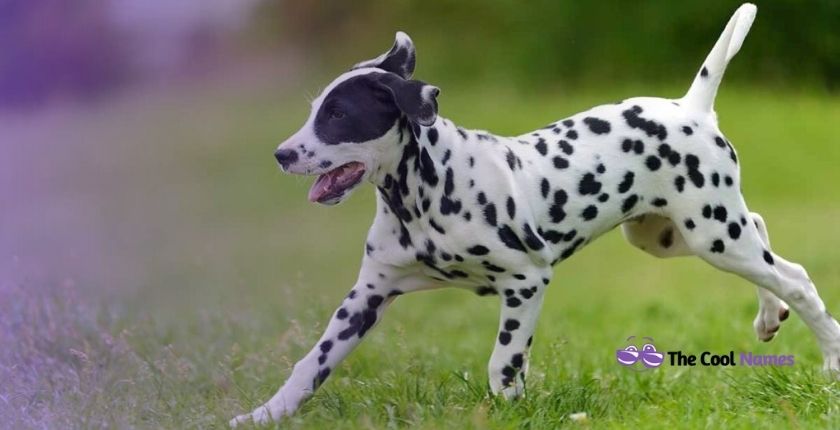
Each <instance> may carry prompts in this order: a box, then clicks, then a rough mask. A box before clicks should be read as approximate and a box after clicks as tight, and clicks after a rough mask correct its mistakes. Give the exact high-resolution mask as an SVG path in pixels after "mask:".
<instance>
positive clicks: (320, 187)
mask: <svg viewBox="0 0 840 430" xmlns="http://www.w3.org/2000/svg"><path fill="white" fill-rule="evenodd" d="M332 173H333V172H330V173H324V174H323V175H321V176H318V179H316V180H315V183H314V184H312V188H310V189H309V201H310V202H317V201H319V200H321V199H322V198H323V197H324V196H326V195H327V194H328V193H329V192H330V191H331V190H332V186H333V184H334V183H335V178H333V175H332Z"/></svg>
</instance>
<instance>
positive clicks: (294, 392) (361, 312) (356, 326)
mask: <svg viewBox="0 0 840 430" xmlns="http://www.w3.org/2000/svg"><path fill="white" fill-rule="evenodd" d="M427 284H428V281H427V280H426V279H425V278H423V277H419V276H415V275H406V274H404V273H401V272H399V271H397V270H395V269H394V268H393V266H389V265H384V264H379V263H377V262H375V261H373V260H371V259H369V258H366V259H365V260H364V261H363V263H362V269H361V271H360V273H359V278H358V280H357V281H356V284H355V286H354V287H353V289H352V290H350V293H349V294H347V297H345V298H344V300H343V301H342V303H341V305H340V306H339V307H338V309H336V311H335V312H334V313H333V315H332V318H331V319H330V322H329V324H328V325H327V329H326V330H325V331H324V334H323V335H322V336H321V339H319V340H318V343H317V344H316V345H315V347H313V348H312V350H311V351H309V353H308V354H306V356H305V357H303V359H301V360H300V361H298V362H297V363H296V364H295V366H294V368H293V369H292V374H291V375H290V376H289V379H288V380H287V381H286V383H285V384H283V386H282V387H280V389H279V390H278V391H277V393H276V394H275V395H274V396H273V397H272V398H271V399H270V400H269V401H268V402H266V403H265V404H263V405H261V406H259V407H257V408H256V409H254V411H253V412H251V413H249V414H244V415H240V416H238V417H236V418H234V419H233V420H231V421H230V425H231V426H236V425H238V424H242V423H251V422H254V423H257V424H265V423H269V422H272V421H278V420H279V419H281V418H282V417H284V416H287V415H290V414H292V413H293V412H294V411H295V410H297V409H298V407H299V406H300V404H301V403H302V402H303V401H304V400H306V399H307V398H309V397H310V396H312V394H313V393H314V392H315V390H317V389H318V387H319V386H320V385H321V384H322V383H324V381H325V380H326V379H327V377H328V376H329V375H330V372H331V371H332V370H333V369H335V367H336V366H337V365H338V364H339V363H340V362H341V361H342V360H343V359H344V358H345V357H346V356H347V355H348V354H349V353H350V352H351V351H352V350H353V349H354V348H355V347H356V346H357V345H358V344H359V343H360V342H361V340H362V338H363V337H364V336H365V335H366V334H367V333H368V332H369V331H370V330H371V329H372V328H373V327H374V325H376V323H377V322H378V321H379V319H380V317H381V316H382V313H383V311H384V310H385V307H386V306H387V305H388V304H389V303H390V302H391V301H392V300H393V299H394V298H395V297H396V296H398V295H400V294H403V293H407V292H411V291H416V290H417V289H419V288H421V287H423V286H425V285H427Z"/></svg>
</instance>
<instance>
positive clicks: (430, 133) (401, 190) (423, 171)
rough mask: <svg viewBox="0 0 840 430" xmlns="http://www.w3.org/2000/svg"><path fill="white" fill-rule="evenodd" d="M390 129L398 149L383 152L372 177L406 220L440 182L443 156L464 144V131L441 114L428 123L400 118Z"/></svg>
mask: <svg viewBox="0 0 840 430" xmlns="http://www.w3.org/2000/svg"><path fill="white" fill-rule="evenodd" d="M391 133H393V139H394V141H395V142H396V143H395V144H396V146H397V147H398V149H397V150H389V151H385V153H383V154H382V158H381V159H380V160H379V166H378V168H377V170H376V171H375V173H374V174H373V175H372V176H371V181H372V182H373V183H374V185H375V186H376V187H377V188H378V189H379V191H380V195H381V196H382V198H383V200H385V202H386V203H387V204H388V206H389V207H390V208H391V210H392V211H393V212H394V213H395V214H396V215H397V216H398V217H399V218H400V219H401V220H402V221H405V222H409V221H411V220H413V219H416V218H420V217H421V216H422V214H423V213H424V212H425V211H423V206H424V204H423V201H424V199H427V197H428V195H429V194H430V191H431V189H432V188H435V187H439V186H443V183H444V181H445V178H444V170H445V169H443V168H442V167H443V164H444V161H443V160H445V159H446V158H448V157H451V155H453V154H454V153H455V152H456V151H458V150H459V149H460V148H461V147H462V146H463V145H462V144H463V142H464V140H465V139H466V133H465V132H464V130H462V129H460V128H459V127H457V126H456V125H455V124H453V123H452V122H451V121H449V120H446V119H444V118H442V117H438V118H437V120H436V121H435V122H434V124H432V125H429V126H420V125H418V124H416V123H413V122H410V121H408V120H407V119H405V118H403V119H401V120H400V121H399V122H398V123H397V125H396V126H395V128H394V130H392V132H391ZM390 143H394V142H390ZM447 151H451V152H450V154H449V155H447V154H446V152H447Z"/></svg>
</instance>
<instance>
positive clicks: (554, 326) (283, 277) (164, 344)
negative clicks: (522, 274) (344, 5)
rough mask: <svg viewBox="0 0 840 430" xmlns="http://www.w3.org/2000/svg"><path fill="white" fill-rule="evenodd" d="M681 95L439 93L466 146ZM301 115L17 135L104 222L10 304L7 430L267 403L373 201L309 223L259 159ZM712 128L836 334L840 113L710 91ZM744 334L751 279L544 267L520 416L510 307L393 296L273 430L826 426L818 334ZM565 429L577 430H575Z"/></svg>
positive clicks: (693, 269)
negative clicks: (635, 363)
mask: <svg viewBox="0 0 840 430" xmlns="http://www.w3.org/2000/svg"><path fill="white" fill-rule="evenodd" d="M441 86H443V87H444V88H446V86H445V85H443V83H441ZM680 92H681V90H673V89H664V90H663V91H658V92H651V91H639V88H638V87H636V88H628V89H626V90H625V89H620V90H604V89H602V90H598V91H589V92H586V93H583V94H577V93H574V94H573V93H570V92H563V91H559V90H558V94H556V95H553V96H551V97H549V96H535V95H530V94H514V93H511V92H506V91H504V90H498V91H496V90H492V89H483V90H480V91H476V90H464V91H461V92H456V91H452V92H446V91H445V92H444V93H443V95H442V96H441V100H440V102H441V112H442V114H443V115H444V116H446V117H448V118H450V119H452V120H454V121H456V122H457V123H459V124H463V125H465V126H468V127H477V128H487V129H490V130H492V131H495V132H498V133H520V132H523V131H527V130H530V129H533V128H537V127H539V126H541V125H543V124H545V123H547V122H549V121H551V120H554V119H557V118H562V117H564V116H566V115H568V114H570V113H574V112H577V111H579V110H582V109H585V108H587V107H588V106H590V105H593V104H598V103H602V102H612V101H615V100H618V99H621V98H624V97H628V96H631V95H637V94H643V93H653V94H661V95H666V96H673V95H677V94H679V93H680ZM303 93H304V91H303V90H301V89H300V88H280V87H279V86H262V87H258V88H256V89H252V88H251V87H245V88H239V87H234V88H232V89H226V90H224V91H199V92H198V93H197V95H191V96H183V95H180V96H179V95H172V96H164V97H158V98H155V99H151V100H145V101H141V102H137V101H127V102H124V103H121V104H119V105H118V106H108V107H107V108H106V107H102V108H97V109H92V110H86V111H83V112H78V113H74V114H72V115H65V116H52V117H48V118H46V119H44V121H46V122H47V123H48V124H49V127H47V129H48V130H49V131H48V132H41V133H35V132H21V133H22V135H23V136H24V137H25V139H28V140H29V143H33V142H42V143H44V142H52V141H54V139H53V138H55V137H60V138H61V139H62V145H71V146H70V147H71V148H73V149H74V150H73V151H67V152H65V153H63V154H62V157H64V158H62V161H63V162H62V163H56V164H55V165H54V166H53V167H54V169H51V170H50V171H49V173H44V175H45V177H46V178H48V179H49V180H50V183H51V184H53V185H54V186H55V187H56V189H57V190H58V191H59V192H60V195H61V196H62V197H63V200H61V201H62V202H64V204H66V205H73V204H77V205H79V207H82V206H85V207H90V206H91V205H92V206H93V207H94V208H95V211H93V213H94V214H95V215H96V216H95V218H94V219H95V222H93V221H90V220H88V219H87V218H86V217H84V216H82V217H79V219H76V218H73V217H70V218H69V220H68V219H61V220H56V221H55V222H56V223H57V224H56V225H58V226H61V227H62V229H64V228H67V229H69V230H68V231H70V233H66V234H68V235H70V236H69V239H68V242H69V243H68V246H67V247H66V249H67V250H68V251H67V252H66V253H65V252H63V251H64V249H65V248H61V249H58V250H56V251H55V252H56V254H57V255H58V257H66V255H65V254H67V255H70V254H72V252H70V251H69V250H73V249H77V248H76V247H75V246H76V242H73V241H74V240H82V239H81V238H82V237H85V238H88V237H89V236H90V234H92V232H95V233H96V234H97V235H98V236H97V237H98V240H97V241H93V239H90V243H94V245H90V243H89V242H84V241H81V242H78V243H79V244H82V245H79V246H82V247H83V249H87V248H84V246H89V247H90V248H95V251H90V252H91V255H90V256H89V258H87V259H85V260H84V261H81V262H80V261H77V260H72V258H71V259H69V260H68V261H70V263H73V264H70V265H61V264H59V261H63V260H61V258H58V257H57V258H56V260H54V262H53V261H52V260H50V261H44V262H43V263H44V266H43V267H42V269H43V270H41V271H40V272H39V273H40V275H39V276H38V277H34V276H28V275H20V276H17V277H16V279H17V280H16V281H14V282H6V283H4V284H3V285H2V288H0V329H2V330H0V341H2V342H0V343H2V344H4V345H7V346H8V345H14V346H13V347H4V348H3V351H2V352H0V360H2V361H0V364H2V366H1V367H0V422H2V423H4V425H7V426H9V428H27V427H38V428H40V427H51V428H91V427H140V428H210V427H216V428H223V427H224V426H225V425H226V423H227V420H228V419H230V418H232V417H233V416H234V415H236V414H239V413H242V412H245V411H248V410H250V409H252V408H253V407H255V406H257V405H259V404H260V403H261V402H263V401H265V400H266V399H268V398H269V397H270V396H271V395H272V394H273V393H274V391H275V390H276V389H277V388H278V387H279V385H280V384H281V383H282V382H283V380H284V378H285V377H286V376H287V375H288V374H289V371H290V369H291V366H292V365H293V363H294V361H295V360H296V359H298V358H300V357H301V356H302V355H303V354H304V353H305V352H306V351H307V350H308V348H309V347H311V345H312V344H313V342H315V340H316V339H317V338H318V336H319V334H320V330H321V329H322V328H323V327H324V325H325V323H326V320H327V318H328V316H329V315H330V313H331V311H332V309H333V307H334V306H335V305H336V304H338V303H339V301H340V300H341V298H342V297H343V294H344V293H345V292H346V291H347V290H348V289H349V288H350V287H351V286H352V282H353V280H354V279H355V274H356V271H357V270H358V263H359V261H360V258H361V252H362V247H363V238H364V236H365V232H366V230H367V226H368V224H369V222H370V220H371V215H372V212H373V195H372V190H370V189H366V190H364V191H362V192H360V193H358V194H357V195H356V196H354V198H353V199H351V200H350V201H349V202H348V203H347V204H345V205H342V206H339V207H335V208H324V207H317V206H313V205H310V204H308V203H306V199H305V194H306V190H307V188H308V186H309V183H310V180H308V179H301V178H295V177H289V176H284V175H282V174H280V173H279V172H278V171H277V170H276V168H275V166H274V164H273V160H272V159H271V152H272V151H273V149H274V147H275V146H276V143H277V142H278V141H279V140H280V139H282V138H283V137H284V136H285V135H288V134H289V133H290V132H291V131H293V130H294V129H295V127H296V126H297V125H298V124H299V123H300V122H301V121H302V119H303V118H304V117H305V115H306V111H305V109H306V107H307V106H306V104H305V99H304V97H303V96H302V95H301V94H303ZM717 111H718V114H719V115H720V118H721V127H722V129H723V130H724V132H725V133H726V134H727V136H728V137H729V139H730V140H731V141H732V142H733V143H734V144H735V145H736V147H737V148H738V151H739V154H740V158H741V160H742V169H743V176H744V179H743V183H744V191H745V193H746V196H747V201H748V202H749V204H750V206H751V209H752V210H754V211H758V212H760V213H761V214H762V215H763V216H764V218H765V220H766V221H767V224H768V227H769V230H770V235H771V238H772V241H773V247H774V250H776V251H777V252H778V253H780V254H782V255H784V256H787V257H788V258H789V259H791V260H793V261H796V262H799V263H801V264H803V265H804V266H805V267H806V268H808V270H809V272H810V275H811V277H812V279H813V280H814V281H815V283H816V285H817V287H818V288H819V289H820V292H821V294H822V296H823V298H824V300H825V302H826V303H827V305H828V307H829V309H831V310H833V311H835V312H840V290H838V288H837V287H836V286H837V284H838V281H840V266H838V265H837V261H838V260H839V259H840V249H838V247H837V246H836V244H837V243H838V241H840V225H838V223H837V219H838V217H839V216H840V202H838V201H837V199H836V197H835V196H836V193H835V187H836V184H837V183H838V179H840V175H839V174H838V172H837V168H836V165H837V164H838V162H840V149H838V148H840V142H838V137H837V130H836V124H837V123H838V120H840V99H838V98H836V97H834V98H830V97H828V96H824V95H823V96H820V95H813V94H795V93H788V94H776V93H773V92H772V91H759V90H749V89H738V88H731V87H727V86H726V85H724V88H722V90H721V94H720V97H719V100H718V103H717ZM45 144H46V143H45ZM54 145H55V144H54ZM368 188H370V187H368ZM51 198H53V199H54V197H51ZM50 201H51V202H54V200H50ZM47 203H48V200H47V197H43V200H39V197H37V196H35V197H33V201H32V202H30V204H31V205H32V206H33V207H39V206H38V205H45V204H47ZM87 222H90V224H87ZM41 227H43V228H44V229H47V230H46V231H50V230H49V229H50V228H51V227H50V226H49V225H46V224H45V225H43V226H41ZM52 228H55V226H53V227H52ZM74 228H75V229H78V230H80V232H79V233H78V234H77V236H73V235H72V232H73V231H75V230H73V229H74ZM21 252H22V255H23V256H22V257H20V258H21V259H22V260H23V261H24V262H26V261H28V260H27V258H28V257H27V256H26V255H27V254H26V253H25V252H24V251H21ZM31 260H32V261H36V262H41V261H39V260H36V259H34V257H33V258H32V259H31ZM74 264H75V265H74ZM22 266H23V264H22ZM18 270H19V271H21V272H23V269H18ZM756 310H757V302H756V297H755V291H754V287H753V286H751V285H749V284H748V283H746V282H745V281H743V280H740V279H738V278H736V277H733V276H731V275H727V274H723V273H720V272H717V271H715V270H714V269H712V268H711V267H709V266H707V265H705V264H704V263H702V262H701V261H699V260H697V259H692V258H683V259H673V260H656V259H654V258H652V257H649V256H647V255H646V254H643V253H642V252H640V251H638V250H636V249H635V248H632V247H631V246H629V245H627V244H626V243H625V242H624V240H623V239H622V237H621V235H620V234H618V233H617V232H611V233H609V234H607V235H605V236H604V237H603V238H601V239H600V240H599V241H597V242H595V243H594V244H592V245H591V246H589V247H588V248H586V249H585V250H584V251H583V252H581V253H580V254H579V255H576V256H575V257H574V258H573V259H571V260H570V261H568V262H566V263H564V264H562V265H560V266H558V267H557V268H556V276H555V278H554V281H553V282H552V284H551V288H550V289H549V292H548V293H547V298H546V302H545V305H544V307H543V315H542V317H541V320H540V324H539V327H538V330H537V334H536V337H535V344H534V348H533V350H532V353H531V357H532V361H531V373H530V375H529V379H528V385H527V396H526V397H525V398H524V399H521V400H518V401H514V402H509V403H508V402H503V401H499V400H496V399H491V398H489V397H488V395H487V389H486V387H487V383H486V371H485V368H486V362H487V359H488V357H489V355H490V352H491V350H492V347H493V344H494V339H495V336H496V333H495V330H496V321H497V318H498V301H497V300H496V299H494V298H479V297H476V296H475V295H473V294H472V293H467V292H463V291H456V290H441V291H434V292H425V293H418V294H416V295H409V296H405V297H401V298H399V299H398V300H397V301H396V303H395V304H394V305H393V306H392V307H391V308H390V309H389V310H388V312H387V313H386V314H385V317H384V320H383V321H382V323H381V324H380V325H379V326H378V328H377V330H375V332H374V333H372V334H371V335H369V336H368V337H367V338H366V339H365V342H363V344H362V345H361V347H360V348H359V349H358V350H357V351H356V352H355V353H353V354H352V355H351V356H350V358H349V359H348V360H346V361H345V363H344V364H342V365H341V366H340V367H339V368H338V369H336V371H334V372H333V375H332V376H331V377H330V379H329V381H328V382H327V383H326V384H325V386H324V387H323V388H322V389H321V390H320V391H319V392H318V393H317V394H316V395H315V396H314V398H312V399H311V400H310V401H309V402H308V403H306V405H305V406H304V407H303V409H302V410H301V411H300V412H299V413H298V414H296V415H294V416H293V417H291V418H289V419H287V420H285V421H284V422H283V423H282V424H281V425H280V427H281V428H313V429H320V428H336V429H356V428H371V427H375V428H397V427H412V428H414V427H417V428H429V429H443V428H453V429H456V428H499V429H506V428H534V429H537V428H558V427H572V428H576V427H585V428H590V427H591V428H627V427H629V428H669V427H704V428H769V427H770V426H779V425H781V426H789V427H799V428H815V427H825V428H832V427H834V428H836V427H838V426H840V411H838V404H840V403H838V400H840V385H838V384H837V383H835V382H832V381H831V380H830V379H828V378H826V377H824V376H823V375H822V374H821V373H820V371H819V367H820V366H821V363H822V358H821V356H820V353H819V350H818V348H817V345H816V342H815V340H814V339H813V337H812V336H811V335H810V333H809V332H808V330H807V329H806V327H805V326H804V325H803V324H802V322H801V321H800V320H799V318H798V317H796V316H793V317H792V318H791V319H790V320H789V321H787V322H786V323H785V324H784V325H783V327H782V329H781V331H780V333H779V335H778V336H777V338H776V339H775V340H773V342H771V343H768V344H763V343H760V342H758V341H757V340H756V338H755V335H754V333H753V330H752V324H751V323H752V319H753V317H754V315H755V312H756ZM629 335H639V336H643V335H644V336H652V337H653V338H655V339H656V344H657V346H658V347H659V348H660V349H665V350H675V349H681V350H683V351H686V352H692V353H699V352H701V351H704V350H710V351H714V352H728V351H730V350H735V351H736V352H737V351H752V352H755V353H761V354H794V355H795V360H796V364H795V365H794V366H793V367H792V368H778V369H772V368H747V367H734V368H705V367H694V368H687V367H671V366H668V365H665V366H663V367H662V368H660V369H657V370H656V371H651V372H642V373H640V372H633V371H629V370H628V369H625V368H622V367H620V366H618V365H617V364H616V363H615V361H614V351H615V349H617V348H619V347H623V346H624V345H623V343H622V342H623V340H624V339H625V338H626V337H627V336H629ZM577 412H586V413H587V416H588V418H587V420H586V421H585V422H573V421H571V420H570V419H569V415H570V414H572V413H577Z"/></svg>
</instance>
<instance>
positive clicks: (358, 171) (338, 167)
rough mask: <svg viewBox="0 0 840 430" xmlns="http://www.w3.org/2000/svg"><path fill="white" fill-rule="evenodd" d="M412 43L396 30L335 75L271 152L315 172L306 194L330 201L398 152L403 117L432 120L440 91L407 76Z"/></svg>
mask: <svg viewBox="0 0 840 430" xmlns="http://www.w3.org/2000/svg"><path fill="white" fill-rule="evenodd" d="M415 58H416V57H415V52H414V44H413V43H412V42H411V39H410V38H409V37H408V35H407V34H405V33H403V32H398V33H397V35H396V42H394V46H393V47H392V48H391V49H390V50H389V51H388V52H386V53H384V54H382V55H380V56H379V57H377V58H374V59H373V60H369V61H364V62H361V63H359V64H356V65H355V66H353V68H352V69H351V70H350V71H348V72H346V73H344V74H342V75H341V76H339V77H337V78H336V79H335V80H333V81H332V82H331V83H330V84H329V85H328V86H327V87H326V89H324V91H323V92H322V93H321V94H320V95H319V96H318V97H317V98H316V99H315V100H314V101H313V102H312V111H311V112H310V114H309V118H308V119H307V120H306V123H304V124H303V127H302V128H301V129H300V130H298V131H297V133H295V134H293V135H292V136H291V137H289V138H288V139H286V141H285V142H283V143H281V144H280V146H279V147H278V148H277V151H276V152H275V153H274V156H275V158H277V162H278V163H279V164H280V167H281V168H282V169H283V170H284V171H286V172H289V173H295V174H301V175H319V176H318V179H317V180H316V181H315V183H314V184H313V185H312V188H311V189H310V190H309V200H310V201H313V202H318V203H323V204H328V205H333V204H336V203H339V202H341V201H342V200H344V199H345V198H346V197H347V196H349V195H350V193H351V192H352V191H353V190H354V189H355V188H356V186H358V185H359V184H360V183H361V182H362V181H363V180H365V179H369V178H370V176H371V174H372V172H374V171H376V169H377V168H379V167H380V164H381V163H382V162H383V161H384V160H387V159H392V158H393V157H389V155H393V154H394V152H395V151H399V145H398V143H399V142H398V136H399V135H400V133H399V130H398V127H399V126H400V124H403V123H405V121H404V120H403V119H405V120H407V121H410V122H414V123H416V124H419V125H424V126H428V125H432V124H433V123H434V122H435V119H436V118H437V100H436V97H437V95H438V93H439V92H440V90H439V89H438V88H436V87H433V86H431V85H427V84H425V83H423V82H420V81H416V80H411V79H410V78H411V75H412V74H413V73H414V63H415Z"/></svg>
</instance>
